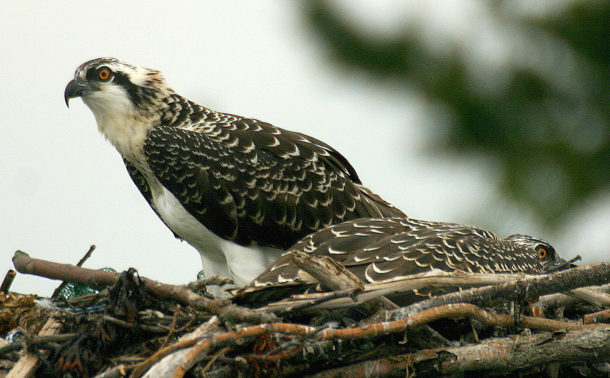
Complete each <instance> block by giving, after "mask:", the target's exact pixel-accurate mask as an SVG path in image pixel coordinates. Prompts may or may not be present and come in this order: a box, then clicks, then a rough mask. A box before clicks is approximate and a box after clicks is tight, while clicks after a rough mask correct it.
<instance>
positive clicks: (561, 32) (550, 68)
mask: <svg viewBox="0 0 610 378" xmlns="http://www.w3.org/2000/svg"><path fill="white" fill-rule="evenodd" d="M303 4H304V6H303V12H304V14H305V16H306V18H307V21H308V23H309V24H310V26H311V28H312V29H313V30H314V32H315V33H316V35H317V36H318V37H319V39H320V40H321V41H322V42H323V44H324V46H325V48H326V49H328V51H329V52H330V54H331V56H332V57H333V58H334V60H335V61H336V62H338V63H340V64H341V65H342V66H343V67H348V68H351V69H357V70H359V71H362V72H365V73H367V74H369V75H370V76H371V77H373V78H375V79H379V80H386V81H392V82H393V83H394V84H396V83H398V84H400V85H402V86H403V87H404V90H405V91H413V90H416V91H417V92H419V93H420V94H421V95H422V96H423V97H425V98H426V99H428V100H430V102H431V103H433V104H437V105H438V108H441V109H443V110H445V111H447V110H448V111H449V114H450V121H449V122H448V124H447V125H443V128H446V129H447V130H444V131H443V132H442V133H438V134H440V136H439V137H436V138H434V148H433V150H432V152H434V153H438V152H439V151H441V152H443V151H448V152H449V153H453V154H459V155H464V154H471V153H477V154H482V155H483V156H484V157H485V158H486V159H489V160H491V161H493V162H494V163H495V164H497V169H498V171H499V172H500V175H499V177H500V182H499V183H498V187H499V189H500V191H501V193H502V194H503V195H505V196H506V197H507V198H509V199H511V200H515V201H518V202H520V203H522V204H523V205H525V206H528V207H530V208H532V209H533V210H534V213H535V214H538V215H539V216H540V220H541V221H543V222H544V223H546V224H547V225H549V226H553V225H554V224H556V223H557V222H558V221H560V220H562V217H563V216H566V215H567V214H568V213H569V211H570V210H574V209H577V208H578V207H579V206H581V205H582V204H583V202H584V200H585V199H587V198H589V197H592V196H595V195H599V194H601V193H605V192H607V191H608V190H609V189H610V125H609V117H610V94H609V93H608V92H609V91H608V87H609V84H610V48H609V47H608V46H610V38H609V37H610V33H609V32H608V30H610V25H609V23H610V12H609V11H610V3H609V2H603V1H599V2H597V1H590V2H578V3H575V4H573V5H572V6H570V7H566V8H563V9H561V10H560V11H558V12H555V13H553V14H552V15H548V16H543V17H541V18H530V17H525V16H519V15H515V14H508V13H507V12H506V11H503V10H502V7H501V5H502V4H503V3H502V2H499V3H496V4H495V5H496V6H497V7H496V8H495V10H496V13H497V14H495V15H494V16H496V17H497V19H498V20H499V21H500V22H501V23H506V24H507V25H512V27H515V25H516V27H517V29H518V30H520V31H521V32H523V33H524V34H525V35H526V36H527V37H528V40H529V42H530V43H531V46H534V50H537V49H538V48H539V49H540V50H541V51H542V50H545V51H547V52H548V50H550V51H552V52H554V53H555V51H556V53H555V54H556V55H555V56H554V57H553V59H551V61H549V62H542V64H541V65H538V66H534V67H530V66H525V65H516V64H515V65H512V66H508V67H507V68H506V70H507V72H504V74H506V76H505V77H504V78H503V79H502V82H501V83H500V84H499V85H495V84H497V83H493V84H494V85H493V87H494V89H493V90H485V89H481V88H480V87H481V83H480V82H476V80H474V79H473V78H472V75H470V74H469V71H470V72H472V70H473V67H470V66H469V65H471V64H473V63H472V62H471V61H467V60H466V59H465V58H464V54H463V51H461V49H462V47H463V46H460V45H458V44H456V45H454V46H452V47H450V48H449V49H450V51H446V52H445V53H444V54H438V53H435V52H432V51H430V49H428V47H427V46H426V44H425V43H423V42H422V41H421V39H419V38H418V32H419V29H418V28H417V27H408V25H405V26H406V27H405V28H403V29H402V30H400V31H398V32H397V33H396V34H395V35H394V36H392V37H383V38H382V37H376V36H372V35H369V34H366V33H365V32H364V31H363V30H362V29H361V28H360V27H359V26H358V24H357V23H356V22H354V21H353V20H351V19H348V18H347V17H346V16H345V15H344V14H345V13H344V12H341V9H339V8H338V7H336V6H332V5H330V4H329V2H325V1H309V2H305V3H303ZM405 23H406V22H405ZM441 38H442V37H441ZM526 51H527V50H526ZM562 54H563V55H562ZM543 56H545V55H543ZM477 64H479V65H482V64H485V63H484V62H478V63H477ZM474 69H476V67H475V68H474ZM558 78H560V79H558ZM483 86H485V84H483ZM434 131H435V133H436V131H437V130H434Z"/></svg>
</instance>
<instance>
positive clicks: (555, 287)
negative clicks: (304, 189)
mask: <svg viewBox="0 0 610 378" xmlns="http://www.w3.org/2000/svg"><path fill="white" fill-rule="evenodd" d="M294 260H295V263H296V264H299V266H301V267H302V268H303V269H305V270H306V271H307V272H308V273H310V274H311V275H312V276H313V277H315V278H316V279H317V280H318V281H319V283H320V287H322V288H324V289H325V291H323V292H315V293H301V294H293V295H291V296H289V297H287V298H284V299H281V300H278V301H275V302H271V303H263V302H260V301H259V300H258V299H256V298H253V299H252V298H251V299H252V300H251V301H250V302H248V297H247V296H246V297H244V296H241V297H239V298H238V297H235V298H213V297H211V296H209V295H207V294H206V292H205V287H206V286H209V285H224V284H226V283H227V281H226V280H224V279H222V278H218V277H212V278H210V279H206V280H199V281H195V282H193V283H190V284H188V285H182V286H175V285H168V284H164V283H160V282H156V281H152V280H149V279H147V278H143V277H139V276H138V274H137V271H136V270H135V269H130V270H128V271H126V272H123V273H113V272H107V271H100V270H91V269H85V268H81V267H80V266H78V265H81V264H80V263H79V264H78V265H77V266H73V265H68V264H58V263H54V262H50V261H45V260H40V259H34V258H31V257H30V256H28V255H27V254H26V253H23V252H19V251H18V252H16V253H15V255H14V257H13V263H14V265H15V268H16V270H17V271H19V272H21V273H25V274H34V275H38V276H42V277H47V278H50V279H58V280H62V281H64V282H72V283H76V284H80V285H87V286H91V287H95V288H97V290H95V291H93V292H92V293H91V294H86V295H83V296H80V297H75V298H70V299H67V298H62V297H61V296H56V298H53V299H49V298H47V299H45V298H36V297H35V296H34V295H22V294H16V293H11V292H10V291H9V289H8V287H9V286H10V282H9V281H10V279H8V278H7V279H6V280H5V282H4V283H3V287H2V291H3V294H2V295H1V296H0V303H1V304H2V306H1V311H0V336H1V337H2V339H1V340H0V376H3V375H5V374H8V376H15V377H21V376H32V375H35V376H37V377H45V376H49V377H53V376H72V377H93V376H95V377H123V376H130V377H140V376H146V377H159V376H163V377H165V376H168V377H169V376H172V377H182V376H188V377H191V376H194V377H200V376H201V377H203V376H205V377H225V376H231V377H232V376H236V377H242V376H243V377H251V376H259V377H264V376H288V377H290V376H294V377H303V376H315V377H339V376H341V377H343V376H403V377H404V376H406V377H414V376H417V377H427V376H435V377H438V376H460V377H462V376H488V375H496V376H519V377H525V376H541V375H547V376H550V377H557V376H586V377H590V376H607V375H608V374H609V373H610V295H609V294H608V292H610V284H609V282H610V263H609V262H604V263H599V264H595V265H589V266H581V267H575V268H572V269H569V270H566V271H561V272H556V273H551V274H547V275H539V276H528V275H523V274H517V275H511V274H495V275H486V274H465V273H458V272H454V273H446V272H432V273H429V274H428V273H426V274H424V275H414V276H412V277H409V278H408V279H403V280H397V281H392V282H384V283H379V284H363V283H362V282H359V281H358V279H357V278H355V277H354V276H353V275H350V274H349V272H348V271H346V270H345V269H344V268H343V267H341V266H340V265H339V264H337V263H336V262H335V261H334V260H332V259H330V258H319V257H315V256H309V255H295V257H294ZM12 275H14V273H12ZM7 277H9V278H10V277H11V275H7ZM431 288H432V289H434V290H435V292H436V293H442V294H438V295H436V296H433V297H432V296H429V297H420V298H419V301H415V302H411V303H407V304H401V305H397V304H396V302H394V301H393V300H390V299H388V298H394V297H395V296H396V295H397V294H402V293H404V294H411V293H413V292H414V291H420V292H421V291H423V290H430V289H431ZM448 288H454V289H453V290H454V291H453V292H447V291H449V289H448ZM455 288H460V290H458V291H455ZM238 299H239V300H238ZM237 303H239V304H237ZM244 304H247V305H248V306H249V307H246V306H245V305H244Z"/></svg>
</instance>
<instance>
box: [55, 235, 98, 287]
mask: <svg viewBox="0 0 610 378" xmlns="http://www.w3.org/2000/svg"><path fill="white" fill-rule="evenodd" d="M94 250H95V244H91V246H90V247H89V250H88V251H87V253H85V255H84V256H83V257H82V258H81V259H80V260H79V261H78V263H76V266H83V264H84V263H85V261H87V260H88V259H89V257H91V254H92V253H93V251H94ZM67 284H68V281H63V282H62V283H61V284H60V285H59V286H58V287H57V288H56V289H55V290H54V291H53V294H51V298H57V296H58V295H59V292H60V291H61V290H62V289H63V288H64V287H65V286H66V285H67Z"/></svg>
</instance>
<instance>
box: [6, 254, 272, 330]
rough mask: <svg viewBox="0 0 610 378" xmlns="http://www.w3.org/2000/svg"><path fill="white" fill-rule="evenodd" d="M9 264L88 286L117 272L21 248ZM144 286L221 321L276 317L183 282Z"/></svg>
mask: <svg viewBox="0 0 610 378" xmlns="http://www.w3.org/2000/svg"><path fill="white" fill-rule="evenodd" d="M13 265H15V269H17V271H18V272H20V273H25V274H33V275H36V276H42V277H46V278H51V279H59V280H66V281H72V282H76V283H79V284H83V285H88V286H96V285H103V286H111V285H113V284H114V283H115V282H116V281H117V280H118V278H119V276H120V274H119V273H114V272H105V271H102V270H93V269H86V268H80V267H75V266H74V265H70V264H58V263H54V262H50V261H46V260H40V259H33V258H31V257H30V256H29V255H28V254H27V253H25V252H22V251H17V252H15V255H14V256H13ZM142 281H143V282H144V287H145V288H146V289H147V290H148V291H150V292H151V293H153V294H154V295H156V296H158V297H161V298H167V299H174V300H177V301H179V302H181V303H183V304H188V305H190V306H193V307H194V308H197V309H199V310H204V311H208V312H211V313H212V314H215V315H218V316H219V317H220V318H221V319H223V320H225V321H231V322H234V321H243V322H251V323H261V322H272V321H277V319H278V318H277V317H276V316H275V315H273V314H268V313H265V312H260V311H254V310H250V309H248V308H244V307H240V306H236V305H233V304H231V302H230V301H228V300H226V299H220V298H218V299H208V298H205V297H202V296H200V295H197V294H195V293H193V292H192V291H191V290H189V289H188V288H187V287H186V286H185V285H169V284H164V283H161V282H158V281H153V280H150V279H148V278H142Z"/></svg>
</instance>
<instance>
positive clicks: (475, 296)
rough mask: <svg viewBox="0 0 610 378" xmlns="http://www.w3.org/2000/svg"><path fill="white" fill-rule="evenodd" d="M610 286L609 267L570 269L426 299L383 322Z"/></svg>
mask: <svg viewBox="0 0 610 378" xmlns="http://www.w3.org/2000/svg"><path fill="white" fill-rule="evenodd" d="M608 282H610V263H607V262H603V263H599V264H595V265H589V266H583V267H578V268H573V269H570V270H566V271H562V272H557V273H552V274H547V275H541V276H536V277H533V278H524V279H520V280H517V281H515V282H506V283H503V284H499V285H493V286H485V287H481V288H474V289H469V290H464V291H460V292H457V293H451V294H446V295H442V296H439V297H436V298H431V299H427V300H425V301H422V302H418V303H415V304H412V305H410V306H407V307H403V308H400V309H398V310H393V311H388V314H387V317H386V319H393V320H395V319H402V318H405V317H408V316H409V315H410V314H415V313H418V312H421V311H422V310H425V309H428V308H433V307H437V306H441V305H446V304H451V303H477V304H478V303H483V302H486V301H487V302H488V301H490V300H492V299H493V300H497V299H499V298H501V299H504V300H509V301H510V300H516V301H524V300H528V299H529V300H531V299H534V298H537V297H538V296H540V295H544V294H550V293H555V292H558V291H567V290H572V289H575V288H578V287H582V286H590V285H600V284H605V283H608Z"/></svg>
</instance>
